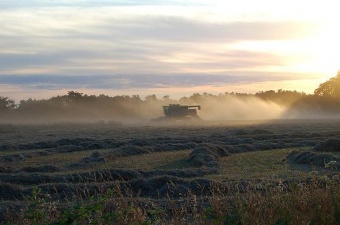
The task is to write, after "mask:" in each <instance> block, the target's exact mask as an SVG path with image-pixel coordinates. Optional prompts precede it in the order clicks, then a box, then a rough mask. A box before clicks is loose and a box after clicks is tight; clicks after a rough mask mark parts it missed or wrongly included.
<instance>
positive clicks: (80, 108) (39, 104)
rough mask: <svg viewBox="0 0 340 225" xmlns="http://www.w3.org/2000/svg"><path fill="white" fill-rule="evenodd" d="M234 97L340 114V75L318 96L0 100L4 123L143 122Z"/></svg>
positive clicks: (267, 94) (68, 96)
mask: <svg viewBox="0 0 340 225" xmlns="http://www.w3.org/2000/svg"><path fill="white" fill-rule="evenodd" d="M231 97H233V98H238V99H240V100H242V99H243V100H244V99H247V98H250V97H252V98H258V99H261V100H264V101H268V102H274V103H277V104H280V105H284V106H287V107H301V106H304V107H305V106H308V107H321V108H324V109H325V110H331V111H336V112H339V113H340V104H339V103H340V71H339V72H338V73H337V76H335V77H333V78H331V79H330V80H328V81H326V82H325V83H322V84H320V85H319V87H318V88H317V89H315V91H314V94H306V93H304V92H297V91H289V90H282V89H280V90H277V91H274V90H269V91H260V92H257V93H256V94H248V93H237V92H236V93H235V92H231V93H229V92H225V93H220V94H218V95H213V94H210V93H206V92H205V93H202V94H200V93H194V94H192V95H191V96H190V97H182V98H180V99H179V100H173V99H171V98H170V96H169V95H165V96H163V97H162V98H157V96H156V95H148V96H146V97H145V98H144V99H141V97H140V96H139V95H132V96H128V95H121V96H113V97H111V96H108V95H103V94H101V95H87V94H83V93H80V92H77V91H69V92H68V93H67V94H65V95H59V96H55V97H51V98H49V99H42V100H36V99H31V98H29V99H27V100H21V101H20V102H19V103H18V104H16V103H15V102H14V101H13V100H12V99H10V98H9V97H4V96H0V114H1V118H2V121H4V120H6V119H18V118H22V119H38V118H46V119H48V118H60V119H63V118H64V119H65V118H84V119H86V118H91V117H96V116H97V117H101V118H106V119H114V118H139V117H145V116H146V117H147V115H148V114H150V110H151V111H153V112H154V114H159V113H161V110H162V108H161V107H160V106H161V105H164V104H171V103H179V104H201V103H202V102H204V101H207V100H214V101H217V102H218V101H228V99H230V98H231Z"/></svg>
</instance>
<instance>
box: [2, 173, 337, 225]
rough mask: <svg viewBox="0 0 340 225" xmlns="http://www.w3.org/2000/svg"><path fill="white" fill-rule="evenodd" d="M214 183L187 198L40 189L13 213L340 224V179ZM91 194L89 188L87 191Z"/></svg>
mask: <svg viewBox="0 0 340 225" xmlns="http://www.w3.org/2000/svg"><path fill="white" fill-rule="evenodd" d="M225 188H226V189H225V190H221V188H220V187H217V186H216V187H214V188H213V189H212V190H211V195H209V196H197V195H195V194H192V193H190V191H188V192H187V193H183V196H182V197H181V198H176V199H172V198H171V196H170V195H169V197H168V198H167V199H165V200H164V199H160V200H150V199H143V198H139V197H138V196H133V195H132V194H131V195H130V196H128V193H131V192H130V191H129V190H121V189H119V188H116V189H110V190H107V191H105V192H103V193H98V194H96V195H92V196H87V198H85V199H84V197H80V196H74V198H72V199H68V200H67V202H60V201H59V200H53V199H51V198H49V196H46V195H43V194H42V193H41V190H40V189H35V190H34V192H33V194H32V196H30V197H26V198H25V200H26V201H25V202H24V203H23V206H22V207H21V209H20V210H21V211H20V212H19V213H17V212H16V213H13V212H12V213H8V214H7V215H6V217H7V222H8V223H15V224H108V223H111V224H112V223H113V224H327V225H332V224H339V222H340V188H339V177H335V178H333V179H332V178H325V179H323V180H317V179H311V180H310V181H309V182H308V183H290V184H289V185H285V184H282V183H279V185H277V186H275V188H273V187H269V186H268V187H264V186H262V185H259V184H257V185H256V184H255V186H254V187H253V188H252V189H247V190H242V192H241V191H240V190H236V191H235V190H234V188H233V187H232V186H230V187H225ZM83 191H84V192H86V190H83Z"/></svg>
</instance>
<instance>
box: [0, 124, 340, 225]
mask: <svg viewBox="0 0 340 225" xmlns="http://www.w3.org/2000/svg"><path fill="white" fill-rule="evenodd" d="M258 122H259V121H257V123H256V122H255V121H248V123H243V124H235V123H230V124H228V123H225V124H218V125H216V124H209V123H206V124H203V125H202V124H201V125H192V124H188V125H177V126H140V127H136V126H133V127H130V126H110V125H108V124H83V125H81V124H78V125H77V124H58V125H35V126H32V125H30V126H28V125H26V126H21V125H0V128H1V129H0V163H1V165H0V180H1V182H0V199H1V200H0V221H2V222H3V223H5V224H339V221H340V220H339V215H340V212H339V208H340V202H339V200H340V178H339V175H340V173H339V169H340V165H339V163H338V162H339V161H340V159H339V152H340V151H339V150H340V149H339V146H340V138H339V137H340V131H339V129H338V128H339V126H340V121H338V120H319V121H315V120H313V121H309V120H306V121H305V120H300V121H296V120H294V121H271V122H269V121H266V122H264V121H262V122H263V123H258Z"/></svg>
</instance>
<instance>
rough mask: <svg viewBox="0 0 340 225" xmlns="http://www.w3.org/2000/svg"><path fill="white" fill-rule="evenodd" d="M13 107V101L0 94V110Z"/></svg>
mask: <svg viewBox="0 0 340 225" xmlns="http://www.w3.org/2000/svg"><path fill="white" fill-rule="evenodd" d="M14 108H15V102H14V101H13V100H11V99H9V98H8V97H2V96H0V110H1V111H4V110H9V109H14Z"/></svg>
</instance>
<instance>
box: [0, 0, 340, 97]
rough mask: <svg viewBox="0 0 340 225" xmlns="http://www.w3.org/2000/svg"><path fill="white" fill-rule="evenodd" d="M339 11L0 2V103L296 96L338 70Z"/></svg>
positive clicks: (328, 6) (302, 6)
mask: <svg viewBox="0 0 340 225" xmlns="http://www.w3.org/2000/svg"><path fill="white" fill-rule="evenodd" d="M338 8H339V7H338V3H337V1H335V0H333V1H330V0H325V1H305V0H302V1H292V0H286V1H269V0H261V1H245V0H240V1H222V0H210V1H202V0H195V1H175V0H168V1H161V0H160V1H137V0H135V1H133V0H131V1H129V0H125V1H123V0H121V1H108V0H100V1H89V0H74V1H66V0H65V1H62V0H61V1H52V0H44V1H43V0H27V1H10V0H2V1H1V2H0V87H1V89H0V95H2V96H10V97H12V96H13V98H16V99H24V98H29V97H32V98H46V97H51V96H52V95H55V94H65V93H66V92H67V90H80V91H83V92H84V93H89V94H91V93H93V94H100V93H105V94H109V95H122V94H129V95H131V94H139V95H141V96H143V95H147V94H157V95H159V97H162V96H163V95H166V94H170V96H174V97H180V96H184V95H190V94H192V93H195V92H210V93H224V92H232V91H237V92H248V93H254V92H257V91H263V90H270V89H273V90H277V89H286V90H298V91H305V92H307V93H312V92H313V90H314V89H315V88H317V86H318V85H319V84H320V83H321V82H324V81H326V80H328V79H329V78H330V77H333V76H335V75H336V73H337V70H339V69H340V60H339V57H338V53H339V52H340V44H339V40H340V26H339V25H338V24H337V23H338V21H340V16H339V15H340V14H339V13H338Z"/></svg>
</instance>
